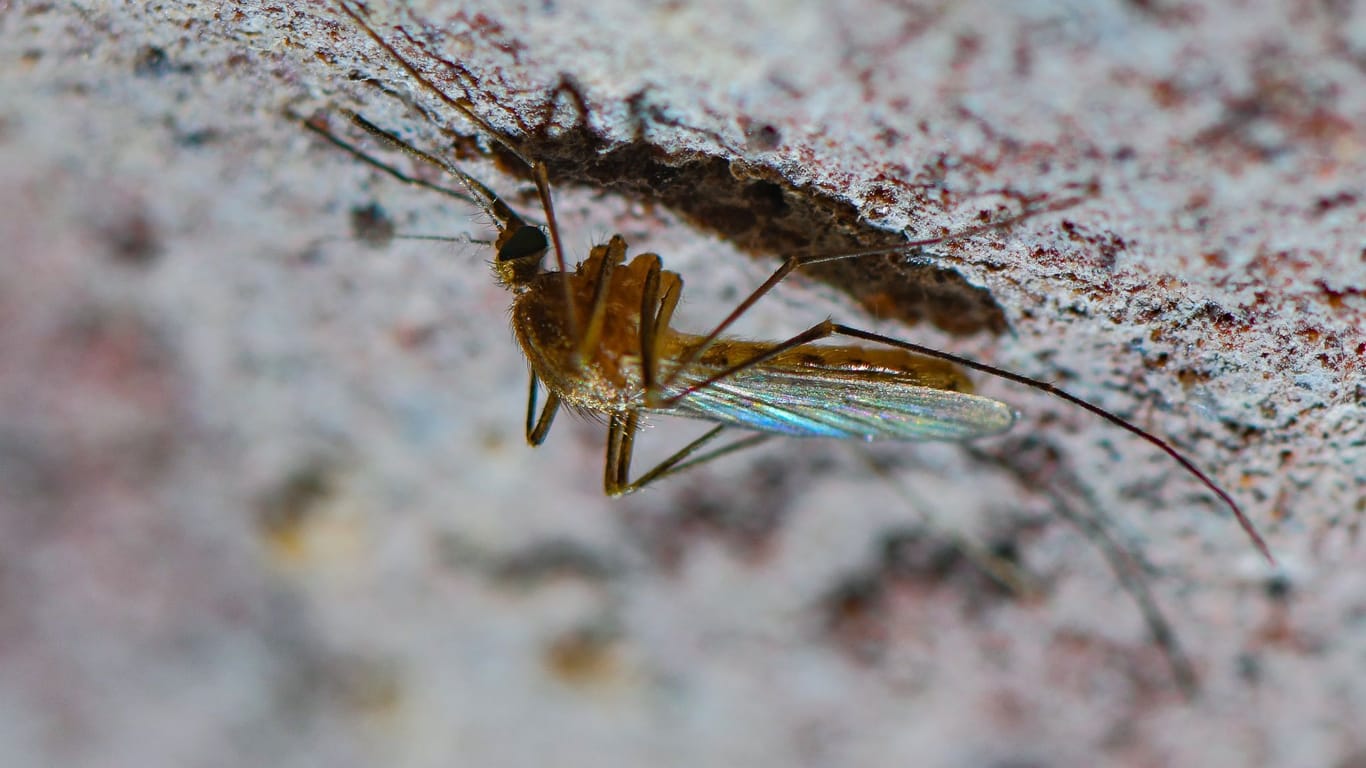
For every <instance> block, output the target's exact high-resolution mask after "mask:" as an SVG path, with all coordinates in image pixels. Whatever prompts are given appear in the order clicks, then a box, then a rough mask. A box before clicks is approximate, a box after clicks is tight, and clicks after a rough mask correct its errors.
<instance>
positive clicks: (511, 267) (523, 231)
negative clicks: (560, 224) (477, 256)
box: [493, 222, 550, 288]
mask: <svg viewBox="0 0 1366 768" xmlns="http://www.w3.org/2000/svg"><path fill="white" fill-rule="evenodd" d="M493 247H494V249H495V250H496V251H497V252H498V255H497V257H496V258H495V259H494V262H493V271H494V272H495V273H497V275H498V282H500V283H502V284H503V285H505V286H507V287H509V288H516V287H518V286H523V285H526V284H527V283H529V282H531V280H532V279H533V278H535V277H536V275H539V274H540V273H541V259H543V258H545V254H546V251H548V250H550V243H549V241H548V240H546V236H545V233H544V232H542V231H541V229H540V227H534V226H531V225H530V224H521V223H520V222H518V223H517V224H515V225H513V226H509V227H507V228H506V229H504V230H503V231H502V232H501V233H500V234H499V235H498V241H497V242H495V243H494V246H493Z"/></svg>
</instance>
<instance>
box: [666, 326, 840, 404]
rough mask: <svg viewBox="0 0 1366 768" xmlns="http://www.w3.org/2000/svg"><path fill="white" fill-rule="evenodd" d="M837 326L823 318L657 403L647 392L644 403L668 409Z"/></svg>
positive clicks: (817, 338)
mask: <svg viewBox="0 0 1366 768" xmlns="http://www.w3.org/2000/svg"><path fill="white" fill-rule="evenodd" d="M837 327H838V326H836V325H835V323H834V321H832V320H824V321H822V322H820V323H817V324H816V325H813V326H811V327H810V328H807V329H806V330H805V331H802V332H801V333H799V334H797V335H796V336H793V337H792V338H790V339H788V340H787V341H780V342H777V343H776V344H774V345H773V346H771V347H769V348H768V349H766V350H764V351H763V352H760V353H759V354H757V355H755V356H753V357H751V358H749V359H748V360H744V361H741V362H739V363H736V364H735V365H732V366H731V367H729V368H727V369H725V370H724V371H721V372H720V373H718V374H715V375H713V376H708V377H707V378H705V379H703V380H702V381H699V382H697V383H695V384H689V385H688V386H687V387H686V388H685V389H683V390H682V391H680V392H678V393H676V394H674V395H672V396H670V397H667V398H664V399H662V400H660V401H659V402H657V403H651V402H650V398H649V396H648V395H649V393H646V394H647V397H646V404H647V405H648V406H649V407H650V408H657V409H660V410H665V409H668V408H670V407H672V406H674V405H676V404H677V403H678V402H679V401H680V400H682V399H683V398H685V397H687V396H688V395H691V394H692V393H694V392H698V391H700V390H703V389H706V388H707V387H709V386H711V385H712V384H715V383H716V382H718V381H721V380H722V379H728V378H730V377H731V376H734V375H735V374H737V373H740V372H741V371H743V370H745V369H747V368H753V367H754V366H756V365H759V364H761V363H764V362H767V361H769V360H772V359H773V358H775V357H777V356H778V355H781V354H782V353H784V352H787V351H789V350H793V349H796V348H797V347H800V346H802V345H804V344H810V343H811V342H813V341H820V340H821V339H825V338H829V337H830V336H833V335H834V334H835V329H836V328H837ZM674 373H675V375H673V376H670V377H669V379H667V380H666V382H665V384H666V385H667V384H668V382H669V381H672V380H673V379H675V378H677V375H676V374H677V373H678V369H675V371H674Z"/></svg>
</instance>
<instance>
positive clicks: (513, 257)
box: [498, 225, 550, 261]
mask: <svg viewBox="0 0 1366 768" xmlns="http://www.w3.org/2000/svg"><path fill="white" fill-rule="evenodd" d="M549 247H550V244H549V243H548V242H546V239H545V233H544V232H542V231H541V230H540V229H539V228H537V227H533V226H530V225H526V226H521V227H518V228H517V229H515V230H513V231H512V233H511V236H509V237H508V238H507V240H506V241H505V242H502V243H499V245H498V260H499V261H517V260H519V259H525V258H527V257H528V256H540V255H541V254H543V253H545V252H546V250H547V249H548V248H549Z"/></svg>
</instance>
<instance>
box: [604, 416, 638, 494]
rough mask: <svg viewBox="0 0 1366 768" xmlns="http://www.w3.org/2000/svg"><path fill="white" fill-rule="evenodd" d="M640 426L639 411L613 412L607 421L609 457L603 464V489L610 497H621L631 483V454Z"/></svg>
mask: <svg viewBox="0 0 1366 768" xmlns="http://www.w3.org/2000/svg"><path fill="white" fill-rule="evenodd" d="M639 426H640V414H639V412H637V411H629V412H626V413H622V412H620V411H613V412H612V415H611V416H610V417H609V418H608V421H607V457H606V460H605V461H604V462H603V476H602V488H603V490H604V491H606V492H607V495H608V496H619V495H621V490H620V489H621V488H623V487H625V486H626V485H628V484H629V483H628V482H627V480H626V478H627V477H629V476H630V473H631V454H632V452H633V451H634V450H635V439H636V429H637V428H638V427H639Z"/></svg>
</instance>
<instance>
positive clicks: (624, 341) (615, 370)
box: [305, 2, 1275, 563]
mask: <svg viewBox="0 0 1366 768" xmlns="http://www.w3.org/2000/svg"><path fill="white" fill-rule="evenodd" d="M338 5H339V7H340V8H341V9H342V11H343V12H344V13H345V14H346V15H347V16H349V17H351V19H353V20H354V21H355V22H356V24H357V25H358V26H359V27H360V28H361V29H362V30H364V31H365V33H366V34H367V35H368V36H369V37H370V38H371V39H372V40H373V41H374V42H375V43H376V44H377V45H378V46H379V47H380V48H381V49H382V50H384V51H385V52H386V53H387V54H388V55H390V56H391V57H392V58H393V59H394V60H395V61H396V62H397V63H398V64H399V66H400V67H401V68H402V69H404V70H405V71H406V72H407V74H408V75H409V76H411V77H412V78H413V79H414V81H416V82H417V83H419V84H420V85H422V86H423V87H424V88H426V89H427V90H428V91H429V92H430V93H431V94H433V95H434V96H435V97H436V98H438V99H440V100H441V101H442V102H444V103H445V104H446V105H447V106H449V107H450V108H452V109H454V110H455V111H456V112H457V113H459V114H460V115H461V116H463V117H464V118H465V119H467V120H469V121H470V122H471V123H473V124H474V125H475V126H476V127H477V128H478V129H479V130H481V131H482V132H484V133H485V134H486V135H487V136H488V137H489V138H491V139H492V140H494V141H496V142H498V143H499V144H501V145H502V146H503V147H505V148H506V149H507V150H508V151H509V152H510V153H511V154H513V155H514V156H516V157H517V158H519V159H520V160H521V161H522V162H524V163H525V164H526V166H527V167H528V168H530V169H531V177H532V179H533V181H534V183H535V186H536V192H537V196H538V198H539V201H540V205H541V209H542V211H543V213H544V216H545V227H544V228H542V227H541V226H538V225H535V224H530V223H528V222H527V220H526V219H524V218H523V217H522V216H520V215H518V214H517V213H516V212H515V211H513V209H512V208H511V207H510V206H509V205H508V204H507V203H506V202H505V201H504V200H503V199H502V198H500V197H499V196H498V195H497V194H495V193H494V192H493V191H492V190H490V189H489V188H488V187H487V186H486V185H484V184H483V183H482V182H480V181H479V180H477V179H475V178H474V177H472V176H470V175H469V174H468V173H466V172H465V171H463V170H462V169H460V168H459V167H458V166H456V165H455V164H454V163H452V162H450V161H448V160H446V159H444V158H441V157H438V156H436V155H433V154H431V153H428V152H425V151H423V150H421V149H418V148H416V147H414V146H412V145H410V144H408V143H406V142H404V141H403V140H402V139H400V138H399V137H397V136H396V135H394V134H392V133H389V132H387V131H385V130H383V129H381V128H379V127H377V126H375V125H374V124H372V123H370V122H369V121H367V120H365V119H364V118H363V117H361V116H360V115H357V114H351V115H350V117H351V121H352V122H353V123H354V124H355V125H357V126H358V127H360V128H361V129H362V130H364V131H365V132H366V133H368V134H370V135H372V136H374V137H376V138H377V139H379V140H381V141H382V142H384V143H386V144H388V145H390V146H392V147H394V148H395V149H397V150H399V151H401V152H403V153H404V154H406V155H408V156H410V157H412V158H414V159H415V160H417V161H420V162H423V163H427V164H430V165H432V166H435V167H437V168H439V169H441V170H442V171H444V172H445V173H446V174H447V175H449V176H450V177H451V178H453V179H454V180H455V181H457V182H458V183H459V184H460V186H461V187H463V188H464V190H465V192H464V193H460V192H457V191H455V190H450V189H446V188H442V187H438V186H434V185H432V184H430V183H428V182H425V181H423V180H421V179H419V178H416V177H414V176H411V175H409V174H407V173H404V172H403V171H401V170H399V169H398V168H396V167H394V166H392V165H388V164H386V163H383V162H381V161H378V160H375V159H373V158H371V157H369V156H368V155H366V154H365V153H363V152H362V151H361V150H360V149H358V148H357V147H355V146H354V145H351V144H350V143H348V142H346V141H344V140H342V139H340V138H338V137H337V136H335V135H333V134H332V133H331V132H330V131H328V130H327V129H326V128H323V127H321V126H320V125H318V124H316V123H315V122H314V121H307V122H306V123H305V125H306V126H307V127H309V128H310V129H312V130H313V131H315V132H317V133H319V134H321V135H322V136H323V137H324V138H325V139H327V140H328V141H330V142H331V143H333V144H335V145H337V146H338V147H340V148H341V149H343V150H345V151H347V152H349V153H351V154H353V155H355V156H357V157H358V158H360V159H361V160H362V161H364V162H365V163H367V164H369V165H371V166H373V167H375V168H377V169H379V170H380V171H382V172H384V173H386V174H388V175H390V176H392V177H394V178H396V179H398V180H400V181H402V182H405V183H409V184H417V185H421V186H426V187H429V188H436V189H439V190H441V191H444V192H446V193H448V194H452V195H454V196H456V197H459V198H460V199H462V200H465V201H467V202H469V203H471V204H473V205H474V206H476V207H477V208H478V209H480V210H481V211H483V213H485V214H487V216H488V217H489V218H490V219H491V220H492V221H493V222H494V224H495V226H496V228H497V230H498V236H497V239H496V240H495V241H494V243H493V250H494V253H495V256H494V261H493V269H494V273H495V276H496V278H497V280H498V282H499V283H500V284H501V285H503V286H504V287H505V288H507V289H508V290H509V291H511V293H512V294H513V299H512V312H511V315H512V326H513V330H514V333H515V336H516V338H517V342H518V344H519V345H520V346H521V348H522V352H523V353H524V355H525V357H526V360H527V362H528V365H529V368H530V374H531V375H530V388H529V394H528V397H527V411H526V438H527V441H528V442H529V443H530V444H531V445H533V446H535V445H539V444H541V443H542V442H544V441H545V439H546V437H547V435H548V434H549V432H550V427H551V424H552V423H553V422H554V419H555V416H556V414H557V413H559V411H560V410H561V409H562V408H570V409H573V410H578V411H581V412H590V413H595V414H600V415H602V416H604V417H605V420H606V422H607V447H606V455H605V461H604V469H603V488H604V490H605V491H606V493H607V494H608V495H609V496H622V495H625V494H629V493H632V492H634V491H637V490H639V489H641V488H643V487H645V486H647V485H650V484H651V483H654V482H655V481H657V480H660V479H662V478H665V477H668V476H671V475H675V474H677V473H679V472H683V471H686V470H688V469H691V468H694V467H697V466H698V465H701V464H704V463H707V462H710V461H714V460H716V459H718V458H721V457H723V456H727V455H730V454H732V453H735V452H736V451H740V450H743V449H746V448H750V447H753V446H755V445H758V444H759V443H762V442H764V441H766V440H768V439H770V438H772V437H774V436H779V435H785V436H791V437H830V438H843V439H857V440H864V441H874V440H897V441H921V440H946V441H966V440H971V439H975V438H981V437H987V436H991V435H996V434H1000V433H1002V432H1005V431H1006V430H1008V429H1010V427H1011V426H1012V424H1013V423H1014V421H1015V412H1014V410H1013V409H1012V408H1011V407H1010V406H1009V405H1007V404H1005V403H1003V402H1001V401H999V400H994V399H991V398H988V397H983V396H980V395H977V394H974V392H973V386H972V382H971V380H970V379H969V377H968V375H967V373H966V372H965V370H964V369H970V370H975V371H978V372H980V373H984V374H987V375H990V376H994V377H997V378H1001V379H1005V380H1007V381H1011V382H1015V383H1017V384H1021V385H1024V386H1027V387H1031V388H1034V389H1037V390H1041V391H1043V392H1047V393H1048V394H1050V395H1052V396H1054V397H1057V398H1059V399H1061V400H1064V401H1066V402H1068V403H1071V404H1073V405H1075V406H1078V407H1080V408H1082V409H1084V410H1086V411H1089V412H1091V413H1093V414H1095V415H1096V416H1099V417H1100V418H1102V419H1105V420H1106V421H1108V422H1110V423H1112V424H1114V425H1116V426H1118V427H1120V428H1122V429H1124V430H1127V431H1128V432H1130V433H1132V434H1134V435H1136V436H1138V437H1140V438H1142V439H1143V440H1145V441H1147V442H1149V443H1151V444H1152V445H1154V446H1156V447H1157V448H1158V449H1160V450H1161V451H1162V452H1164V453H1166V454H1167V455H1168V456H1169V457H1171V459H1173V460H1174V461H1175V462H1176V463H1177V464H1179V465H1180V466H1181V467H1182V469H1183V470H1185V471H1186V472H1188V473H1189V474H1191V475H1192V476H1194V477H1195V478H1196V479H1197V480H1199V481H1200V482H1201V483H1202V484H1203V485H1204V486H1205V487H1206V488H1208V489H1209V490H1210V491H1211V492H1213V493H1214V494H1215V496H1217V497H1218V498H1219V499H1220V500H1222V501H1223V502H1224V503H1225V504H1226V505H1227V506H1228V508H1229V509H1230V510H1231V511H1232V513H1233V515H1234V517H1235V518H1236V519H1237V521H1238V523H1239V525H1240V526H1241V527H1242V529H1243V531H1244V532H1245V533H1246V534H1247V536H1248V538H1249V539H1250V540H1251V541H1252V543H1253V544H1254V545H1255V546H1256V548H1257V550H1258V551H1259V552H1261V553H1262V555H1263V556H1264V557H1265V558H1266V559H1267V560H1268V561H1269V562H1273V563H1274V562H1275V561H1274V558H1273V557H1272V555H1271V552H1270V549H1269V548H1268V547H1267V544H1266V542H1265V541H1264V539H1263V538H1262V536H1261V534H1260V533H1259V532H1258V531H1257V529H1256V527H1255V526H1254V525H1253V524H1252V521H1251V520H1250V519H1249V518H1248V517H1247V515H1246V514H1244V512H1243V510H1242V509H1241V508H1240V507H1239V506H1238V504H1237V502H1235V501H1234V500H1233V498H1232V497H1231V496H1230V495H1229V494H1228V493H1227V492H1226V491H1224V489H1222V488H1221V487H1219V485H1218V484H1216V483H1215V482H1214V481H1213V480H1212V479H1211V478H1210V477H1209V476H1208V475H1206V474H1205V473H1204V472H1203V471H1201V470H1200V468H1199V467H1197V466H1196V465H1195V464H1194V463H1193V462H1192V461H1191V460H1190V459H1188V458H1187V457H1186V456H1185V455H1183V454H1182V453H1181V452H1180V451H1178V450H1177V449H1176V448H1175V447H1174V446H1172V445H1171V444H1170V443H1169V442H1167V441H1166V440H1164V439H1162V438H1161V437H1158V436H1157V435H1155V434H1153V433H1151V432H1149V431H1147V430H1144V429H1143V428H1141V427H1139V426H1137V425H1135V424H1133V423H1132V422H1129V421H1127V420H1126V419H1124V418H1122V417H1120V416H1118V415H1116V414H1114V413H1112V412H1110V411H1108V410H1106V409H1104V408H1102V407H1100V406H1099V405H1096V404H1094V403H1092V402H1090V401H1088V400H1085V399H1083V398H1081V397H1078V396H1076V395H1073V394H1071V393H1069V392H1067V391H1065V390H1063V389H1061V388H1059V387H1057V386H1055V385H1053V384H1051V383H1049V382H1046V381H1042V380H1039V379H1034V378H1030V377H1028V376H1024V375H1021V374H1018V373H1014V372H1011V371H1008V370H1005V369H1002V368H997V367H995V366H991V365H987V364H985V363H980V362H977V361H974V360H970V359H968V358H965V357H961V356H958V355H954V354H952V353H948V352H944V351H941V350H937V349H934V348H932V347H926V346H922V345H920V344H914V343H911V342H907V341H903V340H900V339H896V338H892V337H890V336H885V335H882V334H879V333H874V332H871V331H867V330H863V329H860V328H856V327H853V326H850V325H845V324H843V323H837V322H835V321H834V320H832V319H826V320H823V321H821V322H819V323H816V324H815V325H813V326H811V327H810V328H808V329H807V330H805V331H803V332H801V333H798V334H796V335H795V336H793V337H791V338H789V339H786V340H784V341H777V342H767V341H751V340H744V339H739V338H735V337H731V336H727V335H726V331H727V330H728V329H729V328H730V327H731V326H732V325H733V324H734V323H735V322H736V321H737V320H738V319H739V318H740V317H741V316H742V315H744V314H745V313H746V312H748V311H749V310H750V308H751V307H753V306H754V305H755V303H757V302H758V301H759V300H760V299H762V298H763V297H764V296H766V295H768V294H769V293H770V292H771V291H772V290H773V289H774V288H775V287H776V286H778V284H780V283H782V282H783V281H784V280H785V279H786V278H788V277H789V276H790V275H792V274H793V273H795V272H797V271H798V270H800V269H802V268H804V267H809V266H812V265H815V264H823V263H828V262H832V261H838V260H843V259H854V258H862V257H867V256H873V255H886V254H894V253H902V252H906V251H911V250H913V249H916V248H923V247H928V246H934V245H940V244H943V243H946V242H951V241H956V240H961V239H964V238H967V237H972V236H974V235H978V234H983V233H985V232H988V231H993V230H999V229H1002V228H1004V227H1008V226H1010V225H1011V224H1013V223H1015V222H1016V221H1019V220H1021V219H1023V218H1026V217H1029V216H1034V215H1038V214H1040V213H1044V212H1047V211H1050V210H1056V209H1057V208H1059V207H1062V206H1061V205H1051V206H1043V207H1039V208H1035V209H1033V210H1028V209H1027V210H1025V211H1024V212H1022V213H1020V214H1017V215H1016V216H1014V217H1011V218H1007V219H1005V220H1003V221H996V222H991V223H987V224H983V225H980V226H974V227H969V228H965V229H962V230H960V231H958V232H955V233H952V234H948V235H944V236H941V237H931V238H925V239H920V240H908V241H906V242H904V243H901V244H899V245H898V246H896V247H893V248H880V249H876V250H867V251H860V252H855V253H843V254H837V255H814V256H812V255H800V256H790V257H788V258H787V259H786V260H785V261H783V263H782V264H781V265H780V266H779V267H778V268H777V269H776V270H775V271H774V272H773V273H772V274H771V275H770V276H769V277H768V279H766V280H764V281H763V283H761V284H760V285H759V286H758V287H757V288H755V289H754V290H753V291H752V292H751V293H750V294H749V295H748V296H747V297H746V298H745V299H744V300H743V301H741V302H740V303H739V304H738V305H737V306H736V307H735V309H734V310H732V311H731V313H730V314H729V315H727V316H726V317H725V318H724V319H722V320H721V322H720V323H718V324H717V325H716V326H715V327H714V328H712V329H711V331H709V332H708V333H706V334H702V335H697V334H691V333H685V332H682V331H679V330H677V329H675V328H674V327H673V325H672V319H673V314H674V310H675V309H676V308H677V307H678V303H679V298H680V296H681V294H682V290H683V279H682V277H681V276H679V275H678V273H676V272H672V271H670V270H666V269H664V267H663V263H662V261H661V259H660V257H659V256H658V255H657V254H654V253H641V254H638V255H636V256H635V257H634V258H632V259H630V261H629V262H628V261H627V255H628V252H627V244H626V241H625V239H623V238H622V237H621V236H620V235H614V236H613V237H612V238H610V239H609V240H608V241H607V243H605V244H602V245H597V246H594V247H593V248H592V249H591V250H590V252H589V254H588V258H587V259H585V260H584V261H583V262H581V263H579V264H578V265H577V266H575V267H574V268H573V269H572V270H571V269H570V268H569V267H568V266H567V262H566V260H565V256H564V247H563V245H562V238H561V236H560V229H559V226H558V224H557V221H556V217H555V209H554V204H553V202H552V200H551V190H550V180H549V173H548V170H547V168H546V165H545V164H544V163H542V162H540V161H538V160H535V159H534V158H531V157H528V156H527V154H526V153H525V152H523V151H522V150H521V149H520V148H519V147H518V146H517V144H516V143H515V142H514V141H513V140H512V139H509V138H507V137H504V136H503V135H502V134H501V133H499V132H498V131H497V130H496V129H494V128H493V126H492V125H490V124H489V123H488V122H487V121H486V120H484V119H483V118H482V117H481V116H480V115H479V114H478V113H477V112H476V111H475V109H474V106H473V104H472V103H471V102H470V101H469V100H468V99H466V98H465V97H463V96H452V95H450V94H448V93H446V92H445V91H444V90H442V89H441V88H439V87H438V86H437V85H436V84H435V83H433V82H432V81H431V80H430V79H429V78H428V77H427V76H426V75H424V74H423V73H422V71H421V70H420V69H419V68H418V67H417V66H416V65H415V64H414V63H412V61H410V60H409V59H408V58H407V57H406V56H404V55H403V54H402V53H401V52H400V51H399V50H398V49H397V48H396V47H395V46H394V45H392V44H391V43H389V42H388V41H387V40H386V39H385V38H384V37H382V36H381V35H380V34H379V33H378V32H377V31H376V30H375V29H374V28H373V26H372V25H371V24H370V23H369V22H368V21H367V20H366V19H365V18H363V17H362V12H361V11H358V10H356V9H355V8H354V7H352V5H350V4H348V3H345V2H339V3H338ZM1073 202H1075V201H1068V202H1067V203H1066V205H1070V204H1072V203H1073ZM550 253H553V254H554V260H555V267H556V269H554V270H550V269H547V268H546V267H545V265H544V261H545V257H546V256H547V255H548V254H550ZM827 340H844V341H846V342H848V343H842V344H820V343H817V342H822V341H827ZM542 388H544V390H545V392H546V396H545V402H544V404H543V405H541V406H539V408H538V403H537V400H538V395H539V393H540V391H541V389H542ZM652 414H663V415H669V416H682V417H687V418H693V419H701V420H704V421H709V422H712V423H714V424H715V426H714V427H712V428H711V429H709V430H708V431H707V432H705V433H704V434H702V435H701V436H700V437H698V438H697V439H695V440H693V441H692V442H690V443H688V444H687V445H685V446H683V447H682V448H680V449H679V450H677V451H675V452H674V453H673V454H672V455H670V456H669V457H668V458H665V459H664V460H663V461H661V462H659V463H658V464H656V465H655V466H654V467H653V468H651V469H649V470H647V471H645V472H644V473H643V474H640V475H639V476H637V477H635V478H634V479H632V476H631V459H632V456H633V453H634V447H635V437H636V434H637V432H639V431H640V429H641V427H642V426H643V421H644V419H645V417H646V416H647V415H652ZM731 430H739V431H742V432H746V433H748V434H746V435H744V436H742V437H740V438H738V439H735V440H733V441H730V442H722V441H719V440H718V438H720V437H721V436H722V435H723V434H724V433H726V432H727V431H731Z"/></svg>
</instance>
